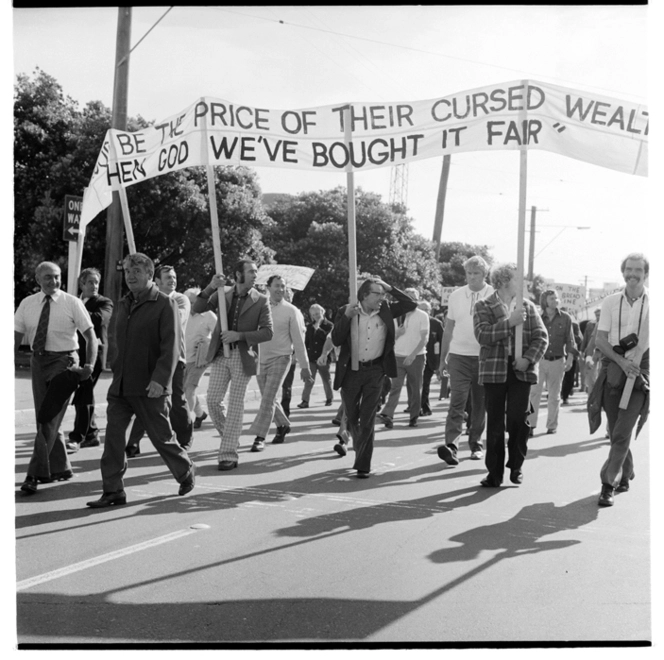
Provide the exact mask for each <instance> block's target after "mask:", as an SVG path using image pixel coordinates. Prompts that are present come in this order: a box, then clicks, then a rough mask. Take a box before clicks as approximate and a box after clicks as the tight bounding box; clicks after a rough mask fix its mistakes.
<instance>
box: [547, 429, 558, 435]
mask: <svg viewBox="0 0 664 660" xmlns="http://www.w3.org/2000/svg"><path fill="white" fill-rule="evenodd" d="M546 432H547V434H548V435H553V434H554V433H555V432H556V429H547V430H546Z"/></svg>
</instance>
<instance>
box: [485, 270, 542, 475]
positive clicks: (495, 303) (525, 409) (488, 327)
mask: <svg viewBox="0 0 664 660" xmlns="http://www.w3.org/2000/svg"><path fill="white" fill-rule="evenodd" d="M515 274H516V267H515V266H513V265H511V264H510V265H505V266H499V267H498V268H496V269H494V271H493V272H492V273H491V284H492V285H493V287H494V289H495V292H494V293H493V294H491V295H490V296H489V297H488V298H486V299H484V300H480V301H478V302H477V304H476V305H475V315H474V330H475V337H476V338H477V341H478V342H479V343H480V365H479V381H480V383H482V384H483V385H484V390H485V402H486V410H487V451H486V457H485V464H486V467H487V470H488V471H489V474H488V475H487V477H486V478H485V479H483V480H482V481H481V482H480V483H481V485H482V486H487V487H498V486H500V485H501V483H502V481H503V473H504V470H505V432H506V431H507V435H508V440H507V451H508V460H507V467H508V468H510V481H511V482H512V483H515V484H520V483H521V482H522V481H523V473H522V472H521V466H522V465H523V462H524V460H525V458H526V452H527V445H528V432H529V428H528V423H527V418H528V413H529V411H530V401H529V399H530V387H531V385H532V384H534V383H537V363H538V362H539V361H540V360H541V359H542V356H543V355H544V353H545V351H546V347H547V346H548V343H549V340H548V335H547V332H546V328H545V327H544V323H543V322H542V319H541V317H540V315H539V314H538V313H537V310H536V309H535V306H534V305H533V304H532V303H531V302H530V301H529V300H524V301H523V308H522V310H519V309H518V308H516V281H515V277H514V276H515ZM518 326H523V329H522V336H523V353H522V355H520V356H517V355H516V352H515V333H516V331H515V330H514V329H515V328H516V327H518Z"/></svg>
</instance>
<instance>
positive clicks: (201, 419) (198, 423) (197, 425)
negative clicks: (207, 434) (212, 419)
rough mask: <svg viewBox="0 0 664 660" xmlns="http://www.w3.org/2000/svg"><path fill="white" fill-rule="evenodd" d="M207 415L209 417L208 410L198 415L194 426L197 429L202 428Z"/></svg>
mask: <svg viewBox="0 0 664 660" xmlns="http://www.w3.org/2000/svg"><path fill="white" fill-rule="evenodd" d="M206 417H207V413H206V412H204V413H203V414H202V415H201V416H200V417H197V418H196V419H195V420H194V428H195V429H200V428H201V424H202V423H203V420H204V419H205V418H206Z"/></svg>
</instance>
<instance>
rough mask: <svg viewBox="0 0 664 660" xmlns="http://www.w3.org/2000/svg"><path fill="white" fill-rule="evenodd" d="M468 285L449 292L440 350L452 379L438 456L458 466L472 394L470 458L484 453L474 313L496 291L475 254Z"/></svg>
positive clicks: (466, 266)
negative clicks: (442, 442)
mask: <svg viewBox="0 0 664 660" xmlns="http://www.w3.org/2000/svg"><path fill="white" fill-rule="evenodd" d="M463 268H464V270H465V271H466V282H467V284H466V286H462V287H461V288H459V289H457V290H456V291H453V292H452V293H451V294H450V298H449V301H448V303H447V305H448V312H447V319H446V321H445V332H444V333H443V342H442V346H441V349H440V355H441V360H440V371H441V377H442V372H443V370H445V369H446V370H447V373H448V374H449V379H450V405H449V408H448V411H447V419H446V421H445V444H444V445H441V446H440V447H438V456H439V458H441V459H442V460H443V461H445V462H446V463H447V464H448V465H458V464H459V459H458V458H457V451H458V449H459V439H460V438H461V435H462V433H463V420H464V413H465V410H466V406H467V403H468V397H470V408H471V410H470V425H469V426H470V428H469V435H468V443H469V445H470V458H471V459H473V460H481V458H482V457H483V456H484V453H483V447H482V433H484V428H485V426H486V416H485V413H486V410H485V406H484V386H483V385H481V384H480V383H479V380H478V374H479V355H480V345H479V343H478V341H477V339H476V338H475V331H474V329H473V314H474V312H475V304H476V303H477V301H478V300H484V299H485V298H487V297H488V296H490V295H491V294H492V293H493V287H492V286H491V285H490V284H487V282H486V276H487V274H488V272H489V264H487V262H486V261H485V260H484V259H483V258H482V257H480V256H479V255H475V256H473V257H470V258H469V259H467V260H466V261H465V262H464V264H463Z"/></svg>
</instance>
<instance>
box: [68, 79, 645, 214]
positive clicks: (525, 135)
mask: <svg viewBox="0 0 664 660" xmlns="http://www.w3.org/2000/svg"><path fill="white" fill-rule="evenodd" d="M346 122H348V125H349V129H350V138H347V137H346V136H345V133H346V131H345V129H346ZM523 146H526V147H527V148H528V149H545V150H547V151H553V152H555V153H559V154H562V155H563V156H568V157H570V158H575V159H577V160H582V161H585V162H588V163H592V164H594V165H601V166H603V167H607V168H610V169H613V170H618V171H620V172H626V173H628V174H638V175H641V176H647V171H648V165H647V152H648V110H647V107H646V106H643V105H639V104H636V103H631V102H627V101H622V100H620V99H615V98H609V97H605V96H600V95H597V94H593V93H590V92H580V91H576V90H573V89H568V88H566V87H558V86H556V85H549V84H548V83H540V82H536V81H530V80H522V81H514V82H510V83H501V84H496V85H489V86H486V87H481V88H478V89H474V90H470V91H464V92H459V93H457V94H452V95H450V96H445V97H441V98H437V99H431V100H428V101H415V102H379V103H360V102H358V103H350V104H349V103H344V104H338V105H328V106H323V107H318V108H309V109H304V110H270V109H267V108H256V107H252V106H248V105H242V104H238V103H232V102H229V101H224V100H220V99H216V98H210V97H202V98H200V99H198V100H197V101H196V102H195V103H194V104H192V105H191V106H189V107H188V108H187V109H186V110H184V111H183V112H180V113H178V114H176V115H173V116H172V117H169V118H167V119H166V120H164V121H162V122H160V123H158V124H154V125H153V126H151V127H149V128H147V129H145V130H142V131H136V132H133V133H132V132H126V131H118V130H115V129H111V130H109V131H107V133H106V136H105V138H104V143H103V145H102V148H101V152H100V154H99V157H98V159H97V164H96V166H95V169H94V173H93V174H92V178H91V180H90V185H89V187H88V188H87V190H86V192H85V196H84V202H83V211H82V215H81V225H85V224H87V223H88V222H90V220H92V219H93V218H94V217H95V216H96V215H97V214H98V213H99V212H100V211H102V210H103V209H105V208H106V207H107V206H109V205H110V203H111V199H112V195H111V193H112V191H113V190H118V189H119V188H121V187H127V186H131V185H133V184H135V183H140V182H141V181H144V180H146V179H149V178H152V177H155V176H159V175H160V174H166V173H167V172H173V171H175V170H179V169H182V168H184V167H195V166H201V165H246V166H272V167H288V168H295V169H313V170H321V171H327V172H330V171H337V172H348V171H361V170H368V169H373V168H377V167H388V166H393V165H398V164H402V163H408V162H410V161H414V160H422V159H425V158H435V157H440V156H444V155H446V154H453V153H461V152H468V151H493V150H504V149H520V148H521V147H523Z"/></svg>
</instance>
